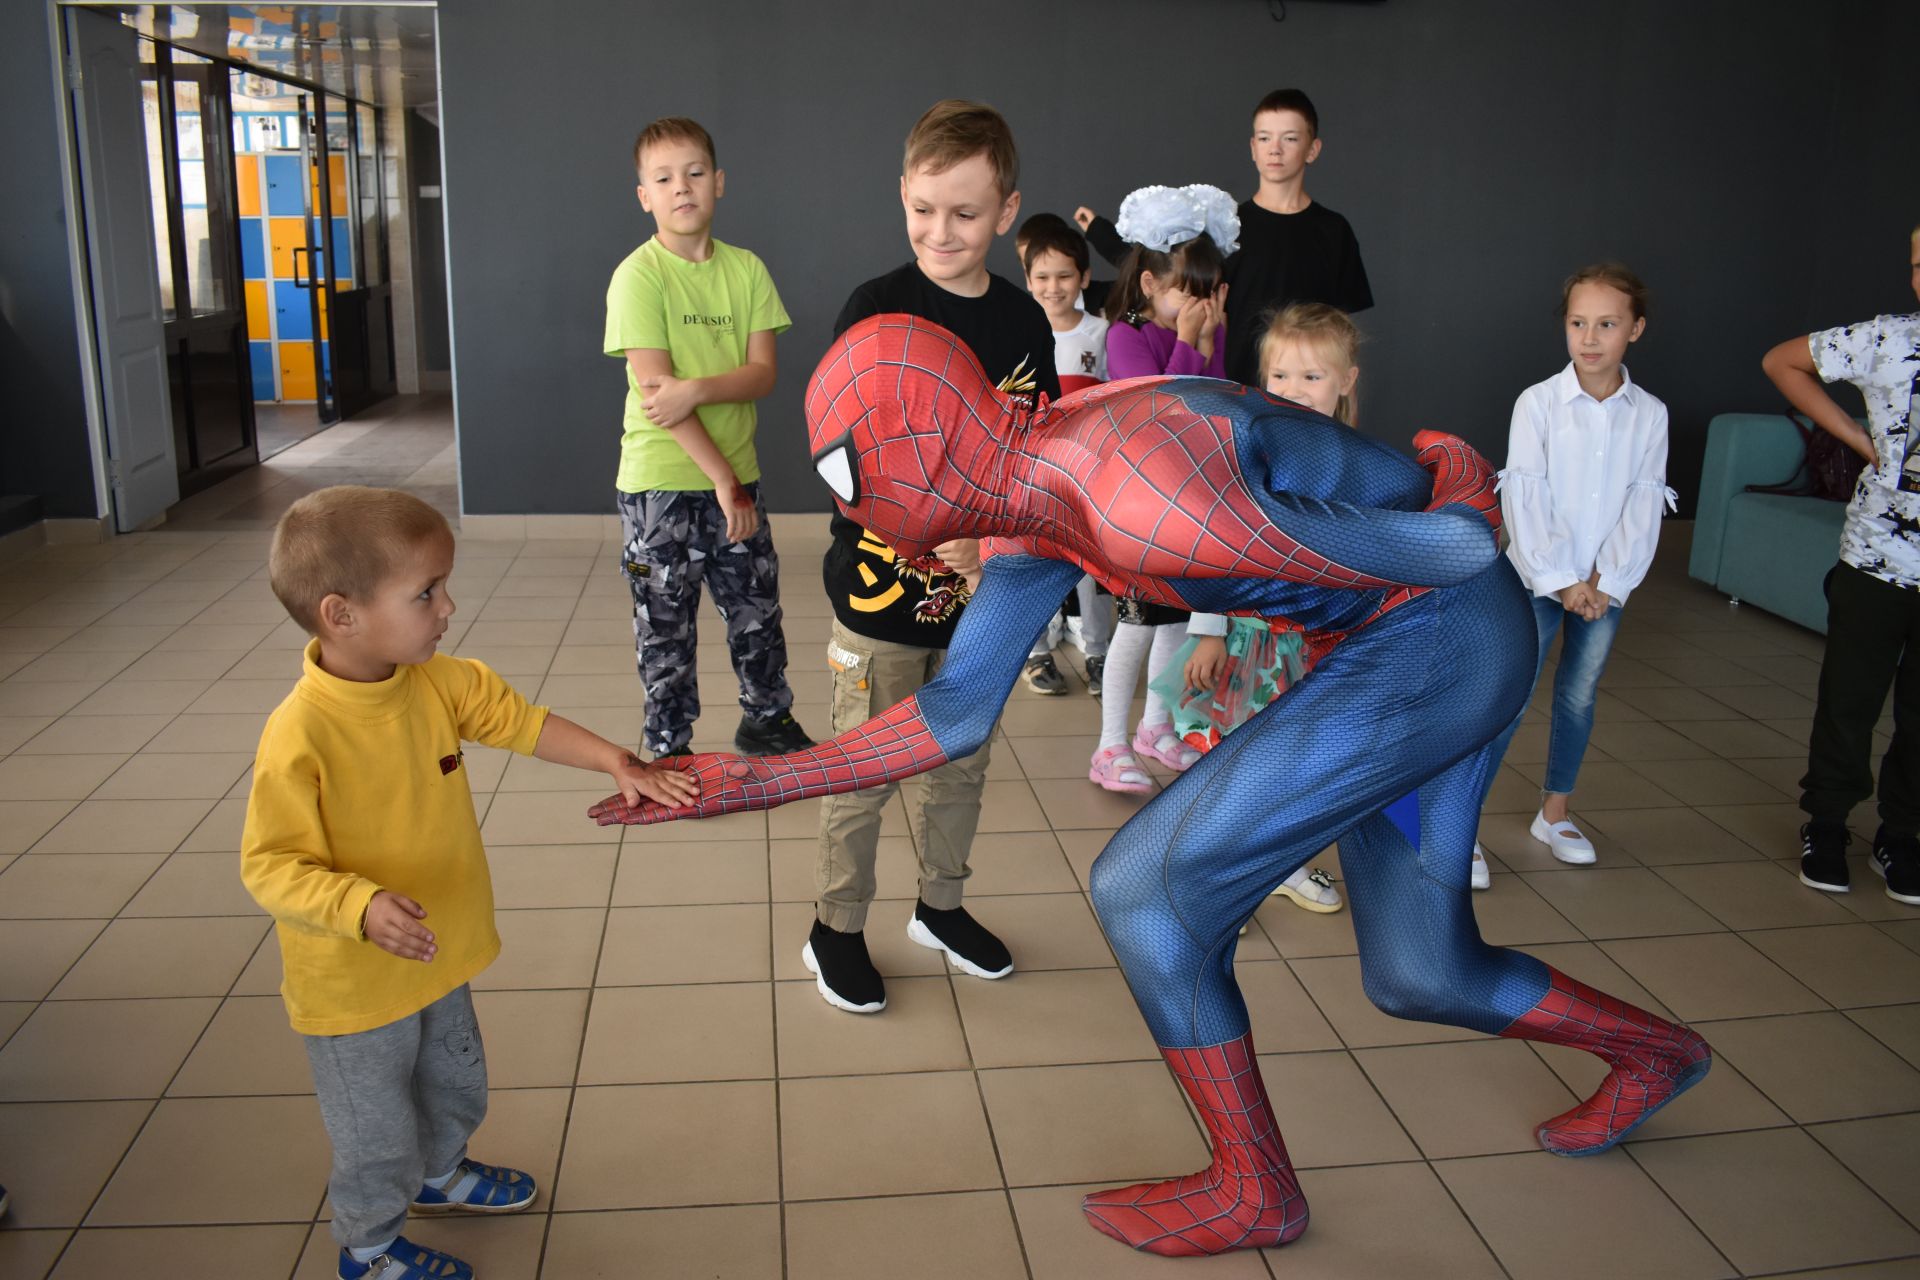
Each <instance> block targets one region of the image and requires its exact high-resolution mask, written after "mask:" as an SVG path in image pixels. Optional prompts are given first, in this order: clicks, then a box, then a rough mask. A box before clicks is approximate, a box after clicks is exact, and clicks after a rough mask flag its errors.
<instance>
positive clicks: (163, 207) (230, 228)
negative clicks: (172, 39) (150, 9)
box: [140, 40, 256, 494]
mask: <svg viewBox="0 0 1920 1280" xmlns="http://www.w3.org/2000/svg"><path fill="white" fill-rule="evenodd" d="M140 44H141V48H142V55H143V56H142V60H141V96H142V99H143V103H144V108H145V114H146V121H147V161H148V164H147V168H148V179H149V185H150V189H151V192H152V197H153V206H154V236H155V242H156V243H155V249H156V256H157V257H158V259H159V267H160V295H161V301H162V308H163V313H164V326H163V327H164V338H165V344H166V354H167V373H168V385H169V389H170V392H171V399H172V410H173V434H174V458H175V464H176V466H177V468H178V471H179V476H180V488H181V492H182V493H183V494H185V493H191V492H193V491H194V490H196V489H200V488H204V487H206V486H207V485H208V484H211V483H213V482H214V481H215V480H217V479H219V478H220V477H222V476H223V475H225V474H226V473H228V472H229V471H231V470H233V469H234V468H235V467H238V466H244V465H247V464H249V463H251V462H253V461H254V460H255V458H256V451H255V448H254V422H253V399H252V394H251V390H250V382H251V378H250V376H249V373H248V368H247V334H246V315H245V311H244V306H243V294H242V290H241V287H240V279H241V265H240V249H239V244H238V240H237V235H236V231H237V226H238V222H237V215H236V192H235V189H234V182H233V156H232V152H231V150H230V147H231V140H230V139H231V130H230V127H229V124H228V118H227V99H226V85H225V77H224V74H223V72H222V71H221V69H220V68H218V67H216V66H215V65H214V64H212V63H210V62H208V61H207V60H206V59H204V58H201V57H199V56H197V55H195V54H192V53H188V52H186V51H185V50H181V49H174V48H170V47H169V46H167V45H163V44H155V43H153V42H152V41H148V40H142V41H141V42H140Z"/></svg>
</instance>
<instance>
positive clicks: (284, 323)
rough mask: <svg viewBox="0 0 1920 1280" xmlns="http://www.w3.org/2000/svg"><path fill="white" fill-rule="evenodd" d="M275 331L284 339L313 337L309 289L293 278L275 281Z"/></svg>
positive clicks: (303, 339) (302, 339)
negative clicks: (308, 299) (292, 279)
mask: <svg viewBox="0 0 1920 1280" xmlns="http://www.w3.org/2000/svg"><path fill="white" fill-rule="evenodd" d="M273 310H274V331H275V332H276V333H277V334H278V335H279V336H280V338H281V340H282V341H288V340H298V341H306V340H307V339H310V338H312V337H313V311H312V309H311V304H310V303H309V302H308V301H307V291H306V290H305V289H302V288H300V287H299V286H298V285H296V284H294V283H293V281H291V280H275V281H274V282H273Z"/></svg>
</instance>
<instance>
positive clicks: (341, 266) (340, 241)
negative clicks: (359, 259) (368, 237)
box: [333, 218, 353, 280]
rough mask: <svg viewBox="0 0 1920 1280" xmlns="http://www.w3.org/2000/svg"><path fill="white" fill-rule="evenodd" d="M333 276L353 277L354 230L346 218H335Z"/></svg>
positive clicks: (342, 278) (337, 277)
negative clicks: (350, 227)
mask: <svg viewBox="0 0 1920 1280" xmlns="http://www.w3.org/2000/svg"><path fill="white" fill-rule="evenodd" d="M333 278H334V279H336V280H351V279H353V232H352V230H350V229H349V228H348V226H347V220H346V219H345V218H335V219H334V220H333Z"/></svg>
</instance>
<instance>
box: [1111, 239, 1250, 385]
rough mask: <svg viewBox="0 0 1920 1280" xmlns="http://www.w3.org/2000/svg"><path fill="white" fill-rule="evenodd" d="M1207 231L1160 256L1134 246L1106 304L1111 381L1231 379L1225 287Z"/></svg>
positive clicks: (1158, 251) (1144, 248) (1218, 251)
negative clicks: (1156, 377) (1174, 377)
mask: <svg viewBox="0 0 1920 1280" xmlns="http://www.w3.org/2000/svg"><path fill="white" fill-rule="evenodd" d="M1221 265H1222V259H1221V256H1220V249H1219V246H1217V245H1215V244H1214V242H1213V238H1212V237H1211V236H1209V235H1207V234H1206V233H1205V232H1202V233H1200V235H1198V236H1196V237H1195V238H1193V239H1191V240H1187V241H1185V242H1183V243H1181V244H1177V245H1175V246H1173V247H1172V248H1171V249H1169V250H1166V251H1161V250H1158V249H1149V248H1147V247H1146V246H1145V245H1135V246H1134V247H1133V249H1132V250H1131V251H1130V252H1129V253H1128V254H1127V261H1126V266H1125V267H1124V268H1123V269H1122V270H1121V272H1120V280H1119V282H1118V283H1117V284H1116V285H1115V286H1114V290H1113V294H1112V296H1111V297H1109V298H1108V299H1107V319H1108V320H1110V321H1112V322H1113V327H1112V328H1110V329H1108V330H1107V376H1108V377H1110V378H1147V377H1152V376H1154V375H1156V374H1173V375H1180V376H1191V377H1201V378H1224V377H1226V376H1227V372H1226V369H1227V331H1226V300H1227V287H1226V285H1224V284H1222V283H1221V282H1220V276H1221Z"/></svg>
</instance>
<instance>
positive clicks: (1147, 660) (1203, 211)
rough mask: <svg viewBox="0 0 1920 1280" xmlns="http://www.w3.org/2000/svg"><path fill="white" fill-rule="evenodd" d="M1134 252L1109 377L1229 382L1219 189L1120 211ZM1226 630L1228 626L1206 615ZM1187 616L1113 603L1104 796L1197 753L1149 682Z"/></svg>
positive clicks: (1227, 223)
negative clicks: (1140, 698) (1135, 713)
mask: <svg viewBox="0 0 1920 1280" xmlns="http://www.w3.org/2000/svg"><path fill="white" fill-rule="evenodd" d="M1115 225H1116V226H1117V228H1118V230H1119V233H1120V235H1121V236H1122V237H1123V238H1124V239H1126V240H1127V241H1129V242H1130V244H1131V247H1130V248H1129V250H1128V252H1127V256H1126V260H1125V261H1124V262H1123V263H1122V264H1121V268H1120V279H1119V280H1118V281H1116V282H1115V284H1114V288H1113V292H1112V293H1111V294H1110V295H1109V296H1108V298H1107V318H1108V319H1109V320H1110V321H1111V322H1112V325H1111V327H1110V328H1109V329H1108V330H1107V375H1108V377H1109V378H1141V377H1151V376H1155V375H1159V374H1172V375H1176V376H1187V377H1203V378H1224V377H1226V376H1227V375H1226V352H1227V335H1226V329H1225V327H1224V324H1225V316H1226V297H1227V290H1226V286H1225V285H1224V284H1222V283H1221V277H1222V275H1223V274H1224V272H1223V264H1224V261H1225V259H1224V256H1223V255H1225V254H1227V253H1231V252H1233V249H1234V247H1235V242H1236V240H1237V238H1238V236H1239V233H1240V219H1239V216H1238V215H1237V214H1236V213H1235V211H1234V204H1233V197H1231V196H1229V195H1228V194H1227V193H1226V192H1224V191H1221V190H1220V189H1219V188H1217V187H1204V186H1192V187H1179V188H1174V187H1144V188H1142V189H1141V190H1139V191H1136V192H1134V193H1133V194H1132V195H1130V196H1128V197H1127V198H1126V199H1125V200H1123V201H1122V202H1121V204H1120V216H1119V218H1118V219H1117V220H1116V224H1115ZM1202 617H1203V618H1208V619H1211V620H1212V621H1213V622H1217V623H1219V624H1220V625H1221V627H1222V629H1224V627H1225V619H1218V618H1212V615H1202ZM1187 623H1188V615H1187V614H1186V613H1184V612H1181V611H1179V610H1176V609H1171V608H1167V607H1166V606H1164V605H1157V604H1151V603H1147V602H1145V601H1140V600H1132V599H1127V600H1121V601H1120V602H1119V624H1118V625H1117V626H1116V627H1115V628H1114V635H1113V639H1112V641H1111V642H1110V643H1109V644H1108V646H1107V661H1106V669H1105V672H1104V673H1103V676H1102V683H1103V686H1104V687H1103V688H1102V689H1101V715H1100V744H1099V746H1098V748H1096V749H1095V751H1094V753H1093V760H1092V762H1091V763H1090V765H1089V767H1088V770H1087V777H1088V779H1089V780H1091V781H1093V782H1095V783H1097V784H1099V785H1100V786H1102V787H1105V788H1106V789H1107V790H1109V791H1121V792H1133V793H1146V792H1150V791H1152V790H1153V784H1152V781H1151V780H1150V779H1149V778H1148V776H1147V772H1146V769H1145V767H1144V766H1143V765H1142V763H1141V760H1142V759H1143V758H1145V759H1150V760H1157V761H1159V762H1160V763H1161V764H1164V765H1166V766H1167V767H1168V768H1170V769H1176V770H1184V769H1186V768H1187V767H1188V766H1189V765H1191V764H1193V762H1194V761H1196V760H1198V759H1199V758H1200V753H1199V752H1198V751H1196V750H1194V749H1193V748H1192V747H1191V746H1189V745H1188V744H1187V743H1185V742H1184V741H1182V740H1181V738H1180V735H1179V734H1178V733H1176V732H1175V731H1174V727H1173V715H1172V712H1171V710H1170V709H1169V708H1168V706H1167V704H1166V700H1165V699H1164V698H1162V697H1161V695H1160V694H1159V693H1158V692H1157V691H1155V690H1154V688H1153V687H1152V682H1153V680H1154V679H1155V678H1157V677H1158V676H1159V675H1160V674H1161V672H1162V671H1163V670H1164V669H1165V667H1166V665H1167V663H1168V661H1169V660H1170V659H1171V658H1172V656H1173V654H1174V652H1175V651H1176V650H1177V649H1179V648H1180V646H1181V645H1182V644H1183V643H1185V641H1186V637H1187ZM1143 666H1144V667H1145V668H1146V676H1147V681H1148V688H1147V708H1146V714H1145V715H1143V716H1142V717H1141V718H1140V725H1139V728H1138V729H1137V730H1135V731H1134V733H1133V735H1132V737H1131V739H1129V737H1128V734H1127V719H1128V714H1129V712H1130V711H1131V709H1132V707H1133V692H1134V689H1135V687H1136V685H1137V684H1138V682H1139V679H1140V674H1141V668H1142V667H1143Z"/></svg>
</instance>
